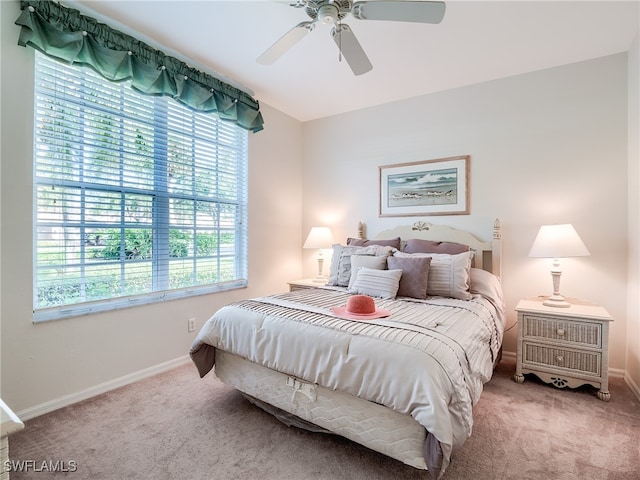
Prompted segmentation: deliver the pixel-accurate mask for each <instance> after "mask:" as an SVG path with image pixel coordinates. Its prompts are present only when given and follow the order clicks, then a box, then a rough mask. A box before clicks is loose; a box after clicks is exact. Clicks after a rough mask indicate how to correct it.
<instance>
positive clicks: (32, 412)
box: [16, 355, 191, 421]
mask: <svg viewBox="0 0 640 480" xmlns="http://www.w3.org/2000/svg"><path fill="white" fill-rule="evenodd" d="M190 361H191V359H190V358H189V355H184V356H182V357H178V358H175V359H173V360H169V361H167V362H163V363H160V364H158V365H154V366H152V367H149V368H145V369H143V370H139V371H137V372H133V373H130V374H128V375H124V376H123V377H119V378H115V379H113V380H109V381H108V382H104V383H100V384H98V385H94V386H93V387H89V388H87V389H86V390H82V391H80V392H75V393H72V394H70V395H65V396H63V397H60V398H56V399H54V400H50V401H48V402H45V403H41V404H40V405H36V406H34V407H30V408H26V409H24V410H22V411H19V412H16V415H18V417H19V418H20V420H22V421H25V420H29V419H30V418H35V417H38V416H40V415H44V414H45V413H49V412H53V411H54V410H58V409H59V408H62V407H66V406H68V405H71V404H73V403H77V402H80V401H82V400H86V399H87V398H91V397H95V396H96V395H100V394H101V393H105V392H108V391H109V390H114V389H116V388H119V387H124V386H125V385H128V384H130V383H133V382H137V381H138V380H142V379H144V378H147V377H151V376H153V375H157V374H158V373H162V372H166V371H168V370H171V369H173V368H176V367H179V366H181V365H185V364H186V363H188V362H190Z"/></svg>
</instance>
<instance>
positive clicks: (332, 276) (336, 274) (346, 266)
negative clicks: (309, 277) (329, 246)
mask: <svg viewBox="0 0 640 480" xmlns="http://www.w3.org/2000/svg"><path fill="white" fill-rule="evenodd" d="M394 251H395V250H394V249H393V248H392V247H386V246H380V245H370V246H368V247H359V246H355V245H352V246H349V245H347V246H344V245H339V244H335V245H334V246H333V255H332V257H331V267H330V270H329V279H328V280H327V285H333V286H338V287H346V286H347V285H349V281H350V279H351V256H352V255H369V256H382V257H383V258H385V259H386V257H387V256H389V255H392V254H393V252H394Z"/></svg>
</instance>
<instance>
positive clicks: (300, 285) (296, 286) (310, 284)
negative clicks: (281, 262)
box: [287, 278, 327, 292]
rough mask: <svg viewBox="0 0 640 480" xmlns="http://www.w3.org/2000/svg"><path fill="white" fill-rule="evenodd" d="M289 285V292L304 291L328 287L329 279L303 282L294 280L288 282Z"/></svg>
mask: <svg viewBox="0 0 640 480" xmlns="http://www.w3.org/2000/svg"><path fill="white" fill-rule="evenodd" d="M287 283H288V284H289V291H290V292H293V291H294V290H302V289H304V288H318V287H322V286H323V285H326V283H327V279H323V280H316V279H315V278H304V279H302V280H294V281H293V282H287Z"/></svg>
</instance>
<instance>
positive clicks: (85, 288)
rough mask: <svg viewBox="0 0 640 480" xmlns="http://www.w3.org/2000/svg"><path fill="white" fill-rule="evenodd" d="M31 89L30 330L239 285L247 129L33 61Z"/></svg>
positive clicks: (79, 71) (89, 74)
mask: <svg viewBox="0 0 640 480" xmlns="http://www.w3.org/2000/svg"><path fill="white" fill-rule="evenodd" d="M35 84H36V92H35V97H36V98H35V136H34V138H35V155H34V190H35V193H34V194H35V201H34V210H35V211H34V219H35V225H34V237H35V241H34V270H35V271H34V319H35V320H49V319H53V318H61V317H64V316H70V315H81V314H85V313H89V312H94V311H104V310H107V309H112V308H120V307H123V306H128V305H132V304H140V303H148V302H152V301H158V300H162V299H168V298H176V297H180V296H186V295H193V294H199V293H208V292H211V291H219V290H222V289H228V288H237V287H242V286H246V283H247V281H246V277H247V241H246V214H247V132H246V130H244V129H242V128H240V127H237V126H235V125H234V124H232V123H230V122H224V121H221V120H220V119H219V118H218V117H217V115H215V114H204V113H198V112H195V111H193V110H190V109H189V108H187V107H185V106H184V105H181V104H179V103H177V102H176V101H174V100H172V99H168V98H167V97H154V96H146V95H142V94H139V93H138V92H136V91H134V90H133V89H131V88H130V86H129V83H128V82H124V83H112V82H108V81H106V80H104V79H102V78H101V77H99V76H98V75H96V74H95V73H94V72H93V71H92V70H90V69H89V68H80V67H75V66H70V65H66V64H63V63H60V62H57V61H55V60H52V59H50V58H48V57H46V56H44V55H41V54H40V53H37V54H36V72H35Z"/></svg>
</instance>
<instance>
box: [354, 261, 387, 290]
mask: <svg viewBox="0 0 640 480" xmlns="http://www.w3.org/2000/svg"><path fill="white" fill-rule="evenodd" d="M387 258H392V257H387V256H372V255H355V254H354V255H351V278H350V279H349V288H352V287H353V284H354V282H355V281H356V277H357V276H358V271H359V270H360V269H361V268H362V267H367V268H373V269H374V270H386V269H387Z"/></svg>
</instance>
